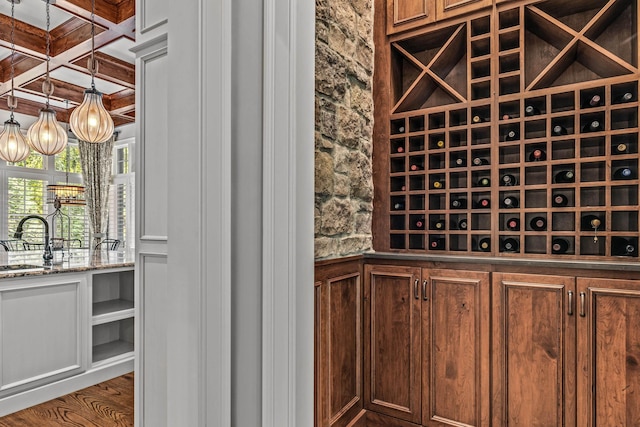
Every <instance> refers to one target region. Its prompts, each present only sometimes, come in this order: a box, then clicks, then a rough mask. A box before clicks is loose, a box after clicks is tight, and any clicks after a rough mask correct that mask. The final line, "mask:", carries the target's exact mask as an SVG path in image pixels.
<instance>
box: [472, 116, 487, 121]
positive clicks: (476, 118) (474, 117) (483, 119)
mask: <svg viewBox="0 0 640 427" xmlns="http://www.w3.org/2000/svg"><path fill="white" fill-rule="evenodd" d="M471 121H472V122H473V123H482V122H486V121H488V120H487V119H486V118H484V117H481V116H479V115H475V116H473V117H472V118H471Z"/></svg>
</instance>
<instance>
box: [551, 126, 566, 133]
mask: <svg viewBox="0 0 640 427" xmlns="http://www.w3.org/2000/svg"><path fill="white" fill-rule="evenodd" d="M551 131H552V132H553V134H554V135H567V134H568V133H569V132H568V131H567V128H566V127H564V126H561V125H555V126H554V127H553V129H552V130H551Z"/></svg>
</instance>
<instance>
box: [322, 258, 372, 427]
mask: <svg viewBox="0 0 640 427" xmlns="http://www.w3.org/2000/svg"><path fill="white" fill-rule="evenodd" d="M359 267H360V266H359V265H357V264H356V268H358V269H359ZM315 290H316V301H315V302H316V387H317V388H316V401H317V406H316V418H317V419H316V427H328V426H339V425H347V424H348V423H349V422H350V421H351V420H352V419H353V418H354V417H355V416H356V415H357V414H358V413H359V412H360V411H361V410H362V407H363V402H362V311H361V307H362V282H361V279H360V272H359V271H358V270H356V271H355V272H352V273H349V272H345V274H342V275H338V276H332V277H328V278H326V279H324V280H322V281H320V282H318V283H316V287H315Z"/></svg>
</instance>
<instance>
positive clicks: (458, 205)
mask: <svg viewBox="0 0 640 427" xmlns="http://www.w3.org/2000/svg"><path fill="white" fill-rule="evenodd" d="M466 207H467V199H465V198H462V197H461V198H458V199H453V200H451V208H452V209H464V208H466Z"/></svg>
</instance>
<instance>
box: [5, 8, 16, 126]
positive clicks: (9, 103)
mask: <svg viewBox="0 0 640 427" xmlns="http://www.w3.org/2000/svg"><path fill="white" fill-rule="evenodd" d="M15 6H16V4H15V1H14V0H11V33H10V36H9V38H10V40H11V96H9V97H8V98H7V106H8V107H9V110H10V111H11V115H10V117H11V121H13V110H14V109H15V108H16V107H17V104H16V98H15V96H14V94H13V76H14V74H15V66H14V60H15V58H14V57H15V54H16V45H15V40H14V37H15V32H16V18H15V11H14V9H15Z"/></svg>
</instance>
